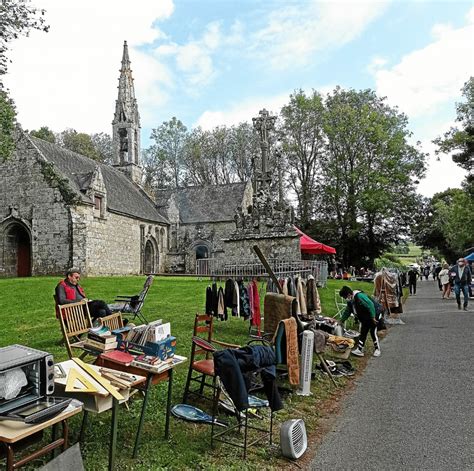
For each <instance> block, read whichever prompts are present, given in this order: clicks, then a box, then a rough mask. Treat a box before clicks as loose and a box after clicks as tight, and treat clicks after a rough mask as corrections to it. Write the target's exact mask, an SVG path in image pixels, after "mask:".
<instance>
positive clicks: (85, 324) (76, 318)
mask: <svg viewBox="0 0 474 471" xmlns="http://www.w3.org/2000/svg"><path fill="white" fill-rule="evenodd" d="M57 309H58V314H59V321H60V322H61V331H62V333H63V338H64V341H65V343H66V348H67V352H68V355H69V358H73V356H74V355H73V352H72V349H73V348H77V349H80V350H83V353H82V354H81V356H80V358H83V357H84V356H86V355H87V354H88V353H90V352H89V351H87V350H85V349H84V341H82V340H80V338H81V336H82V335H84V334H87V332H89V329H90V328H92V319H91V315H90V313H89V307H88V304H87V301H79V302H77V303H71V304H63V305H60V304H58V305H57Z"/></svg>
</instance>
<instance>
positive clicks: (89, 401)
mask: <svg viewBox="0 0 474 471" xmlns="http://www.w3.org/2000/svg"><path fill="white" fill-rule="evenodd" d="M60 365H61V367H62V369H63V370H64V371H65V372H66V373H69V371H70V370H71V369H72V368H75V369H77V368H78V366H77V364H76V363H75V362H74V361H73V360H68V361H63V362H62V363H60ZM90 366H91V367H92V368H93V369H94V370H96V371H97V372H99V370H100V368H99V366H95V365H90ZM116 366H117V365H116V364H114V365H113V366H112V367H111V368H110V369H114V370H118V368H116ZM81 374H82V375H84V376H87V374H86V373H85V372H84V371H81ZM132 374H134V375H135V377H136V381H134V382H133V383H132V384H131V386H130V388H123V389H122V388H121V389H119V392H120V394H121V395H122V396H123V398H124V399H123V400H120V401H119V400H117V399H116V398H115V397H113V396H112V395H111V394H110V392H109V391H107V389H105V388H104V387H103V386H101V385H100V384H99V383H97V382H96V381H95V380H94V379H93V378H92V377H90V378H88V380H89V381H90V382H91V383H92V384H93V386H95V387H96V388H97V392H80V391H74V392H67V391H65V387H66V384H67V378H55V379H54V382H55V386H56V387H57V389H59V390H61V395H62V396H66V397H74V398H76V399H78V400H80V401H81V402H82V403H83V404H84V418H83V421H82V427H81V434H80V438H79V441H81V442H82V441H83V438H84V428H85V424H86V421H87V414H88V412H92V413H95V414H100V413H102V412H105V411H108V410H110V409H112V423H111V430H110V445H109V467H108V469H109V470H112V469H114V466H115V450H116V445H117V427H118V405H119V403H122V402H125V401H126V400H128V398H129V396H130V392H131V390H132V389H140V385H141V384H143V383H144V382H145V381H147V378H146V377H145V376H140V375H137V374H135V373H132ZM142 409H143V410H142V414H143V413H144V409H145V404H144V405H143V407H142ZM140 432H141V430H140V427H139V429H138V431H137V435H139V434H140Z"/></svg>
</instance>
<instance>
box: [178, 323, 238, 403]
mask: <svg viewBox="0 0 474 471" xmlns="http://www.w3.org/2000/svg"><path fill="white" fill-rule="evenodd" d="M213 320H214V318H213V317H212V316H208V315H207V314H196V317H195V318H194V330H193V339H192V347H191V356H190V359H189V370H188V377H187V379H186V386H185V387H184V394H183V403H184V404H186V401H187V400H188V396H190V395H193V396H197V397H200V398H201V399H206V400H210V401H212V398H208V397H206V396H205V395H204V388H211V389H212V391H213V392H215V389H216V376H215V373H214V359H213V358H212V354H213V353H214V352H215V351H216V350H217V349H216V347H215V346H214V344H215V345H218V346H221V347H224V348H239V347H240V345H234V344H231V343H226V342H221V341H219V340H215V339H213V338H212V336H213ZM199 334H207V335H204V337H205V338H202V337H200V336H199ZM206 378H211V382H206ZM191 382H195V383H198V384H199V389H195V390H191V387H190V386H191Z"/></svg>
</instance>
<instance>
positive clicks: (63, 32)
mask: <svg viewBox="0 0 474 471" xmlns="http://www.w3.org/2000/svg"><path fill="white" fill-rule="evenodd" d="M35 4H37V6H38V7H40V8H44V9H46V20H47V22H48V24H49V25H50V32H49V33H40V32H36V31H34V32H32V33H31V35H30V37H28V38H21V39H18V40H16V41H15V42H13V43H12V50H11V53H10V55H9V57H10V58H11V59H12V61H13V62H12V64H11V65H10V67H9V73H8V75H7V76H6V77H5V83H6V85H7V87H8V88H9V89H10V91H11V94H12V97H13V98H14V100H15V102H16V105H17V110H18V119H19V121H20V123H21V124H22V125H23V126H24V127H25V128H28V129H33V128H38V127H40V126H42V125H47V126H49V127H51V128H52V129H54V130H56V131H60V130H63V129H64V128H65V127H73V128H76V129H78V130H80V131H85V132H98V131H106V132H109V133H110V132H111V124H110V123H111V121H112V118H113V111H114V104H115V100H116V97H117V96H116V95H117V89H116V86H117V85H118V77H119V68H120V60H121V54H122V44H123V41H124V40H127V41H128V44H129V46H130V59H131V61H132V68H133V71H134V77H135V79H136V95H137V99H138V101H139V104H140V111H141V112H142V115H147V113H148V110H149V109H151V108H153V107H156V106H158V105H160V104H162V103H163V101H164V100H165V99H166V96H165V95H164V93H163V91H162V88H163V86H165V85H166V86H172V82H171V77H170V73H169V71H168V70H167V69H166V68H165V67H164V66H163V65H162V64H160V63H159V62H157V60H156V59H153V58H150V57H149V56H146V55H145V54H143V53H141V52H139V49H138V47H139V46H140V45H144V44H148V43H150V42H152V41H154V40H156V39H158V38H162V37H164V34H163V33H162V32H161V31H160V29H159V28H158V27H157V26H156V25H154V22H156V21H157V20H164V19H166V18H168V17H169V16H170V15H171V14H172V13H173V10H174V6H173V2H172V0H160V1H159V2H158V1H148V0H135V2H134V4H133V8H131V7H130V2H127V1H126V0H101V1H99V2H97V1H94V0H82V1H81V2H58V1H57V0H41V1H40V0H36V1H35ZM111 52H112V53H111Z"/></svg>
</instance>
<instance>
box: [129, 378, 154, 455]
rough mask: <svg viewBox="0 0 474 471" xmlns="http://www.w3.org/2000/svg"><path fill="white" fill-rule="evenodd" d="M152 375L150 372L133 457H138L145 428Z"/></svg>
mask: <svg viewBox="0 0 474 471" xmlns="http://www.w3.org/2000/svg"><path fill="white" fill-rule="evenodd" d="M152 377H153V375H152V374H148V376H147V378H146V384H145V396H144V397H143V404H142V412H141V414H140V421H139V422H138V430H137V436H136V437H135V446H134V447H133V454H132V457H133V458H136V457H137V452H138V444H139V442H140V436H141V434H142V429H143V422H144V420H145V410H146V405H147V403H148V392H149V390H150V384H151V379H152Z"/></svg>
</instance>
